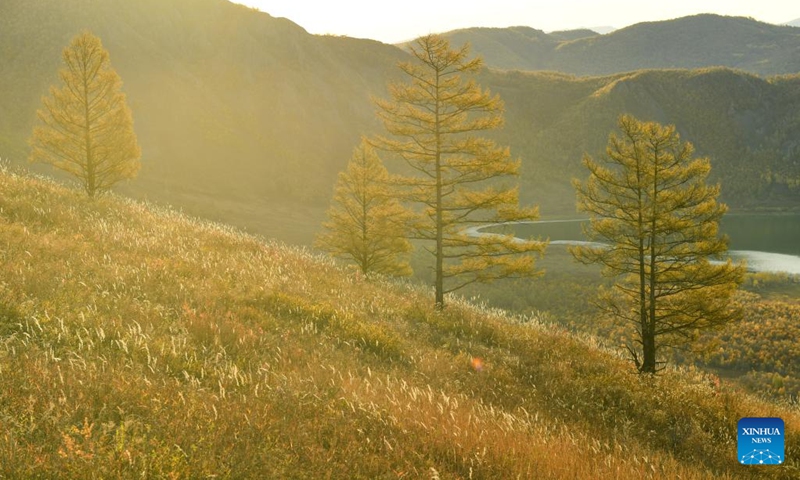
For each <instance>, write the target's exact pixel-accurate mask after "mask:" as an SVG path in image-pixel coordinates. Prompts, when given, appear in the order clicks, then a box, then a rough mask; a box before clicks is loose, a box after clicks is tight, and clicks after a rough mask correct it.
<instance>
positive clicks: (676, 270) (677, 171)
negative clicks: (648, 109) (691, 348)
mask: <svg viewBox="0 0 800 480" xmlns="http://www.w3.org/2000/svg"><path fill="white" fill-rule="evenodd" d="M619 129H620V132H621V135H620V136H617V135H614V134H612V135H611V137H610V139H609V142H608V147H607V149H606V157H605V159H604V160H605V161H603V162H597V161H595V160H593V159H591V158H589V157H588V156H587V157H585V158H584V165H586V167H587V168H588V169H589V178H588V179H587V180H586V181H585V182H580V181H575V182H574V184H575V188H576V190H577V195H578V210H580V211H582V212H586V213H588V214H590V216H591V224H590V226H589V227H588V228H587V229H586V234H587V236H588V237H589V239H590V240H592V241H595V242H602V243H604V244H605V246H600V245H588V246H578V247H574V248H573V249H572V252H573V254H574V255H575V257H576V258H577V259H578V260H579V261H581V262H584V263H598V264H600V265H602V266H603V267H604V273H605V274H606V275H608V276H611V277H615V278H616V279H617V281H616V283H615V285H614V289H613V292H612V293H610V294H608V295H607V296H605V298H604V300H605V301H604V305H605V308H606V309H607V310H608V311H609V312H610V313H612V314H613V315H614V316H615V317H617V318H619V319H622V320H624V321H626V322H629V324H632V325H633V326H634V328H635V330H636V336H637V337H638V338H637V340H636V341H635V345H628V346H627V347H628V350H629V351H630V352H631V354H632V356H633V359H634V361H635V362H636V364H637V367H638V368H639V370H640V371H641V372H643V373H653V372H655V371H656V366H657V361H656V353H657V351H658V349H659V348H660V347H662V346H677V345H679V344H681V343H684V342H686V341H688V340H691V339H692V338H693V337H694V336H695V335H696V334H697V332H698V331H700V330H702V329H706V328H712V327H715V326H717V325H721V324H723V323H726V322H729V321H732V320H735V319H736V318H738V316H739V312H738V310H737V309H736V308H735V307H734V306H733V302H732V295H733V293H734V292H735V291H736V288H737V286H738V285H739V284H740V283H741V282H742V278H743V274H744V267H743V266H742V265H734V264H733V263H732V262H731V261H730V259H728V260H723V257H722V255H723V254H724V253H725V252H726V251H727V248H728V241H727V238H725V237H720V236H719V234H718V233H719V220H720V219H721V218H722V215H723V214H724V213H725V211H726V210H727V208H726V206H725V205H723V204H720V203H718V202H717V196H718V195H719V186H718V185H707V184H706V182H705V180H706V178H707V176H708V173H709V171H710V170H711V163H710V162H709V160H708V159H707V158H694V157H693V152H694V149H693V147H692V145H691V144H690V143H688V142H681V140H680V137H679V135H678V133H677V132H676V131H675V127H674V126H666V127H665V126H662V125H659V124H658V123H655V122H641V121H639V120H637V119H635V118H634V117H632V116H630V115H623V116H622V117H620V119H619ZM712 260H717V262H712Z"/></svg>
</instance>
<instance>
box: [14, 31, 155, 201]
mask: <svg viewBox="0 0 800 480" xmlns="http://www.w3.org/2000/svg"><path fill="white" fill-rule="evenodd" d="M62 56H63V61H64V67H63V68H62V69H61V70H60V71H59V72H58V74H59V77H60V79H61V82H62V85H61V87H60V88H59V87H55V86H53V87H50V95H49V96H46V97H43V98H42V104H43V106H42V108H41V109H39V111H38V112H37V116H38V119H39V124H38V125H37V126H36V127H34V129H33V135H32V136H31V139H30V140H29V143H30V145H31V149H32V150H31V155H30V160H31V161H32V162H42V163H48V164H51V165H53V166H54V167H56V168H58V169H61V170H64V171H66V172H69V173H70V174H72V175H74V176H75V177H77V178H78V180H79V181H80V183H81V185H82V186H83V188H84V190H85V191H86V193H87V194H88V195H89V196H90V197H94V196H96V195H98V194H101V193H103V192H105V191H107V190H109V189H110V188H111V186H112V185H114V184H115V183H117V182H119V181H121V180H125V179H130V178H133V177H135V176H136V173H137V172H138V171H139V166H140V164H139V158H140V157H141V149H140V148H139V145H138V143H137V140H136V134H135V133H134V131H133V119H132V117H131V111H130V109H129V108H128V106H127V104H126V101H125V95H124V94H123V93H122V92H121V91H120V89H121V87H122V81H121V80H120V78H119V75H117V73H116V72H115V71H114V69H112V68H111V64H110V61H109V56H108V52H107V51H106V50H105V49H104V48H103V45H102V43H101V42H100V39H99V38H97V37H96V36H94V35H92V34H91V33H89V32H83V33H81V34H79V35H78V36H76V37H75V38H74V39H73V40H72V42H71V43H70V44H69V46H68V47H67V48H65V49H64V52H63V55H62Z"/></svg>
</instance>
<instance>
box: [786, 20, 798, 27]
mask: <svg viewBox="0 0 800 480" xmlns="http://www.w3.org/2000/svg"><path fill="white" fill-rule="evenodd" d="M786 25H790V26H792V27H800V18H796V19H794V20H792V21H791V22H787V23H786Z"/></svg>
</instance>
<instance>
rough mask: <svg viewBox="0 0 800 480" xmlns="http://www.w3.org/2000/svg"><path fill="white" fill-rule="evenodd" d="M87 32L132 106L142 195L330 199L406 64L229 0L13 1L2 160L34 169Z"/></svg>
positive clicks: (2, 12)
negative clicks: (41, 126) (45, 111)
mask: <svg viewBox="0 0 800 480" xmlns="http://www.w3.org/2000/svg"><path fill="white" fill-rule="evenodd" d="M82 29H89V30H91V31H92V32H93V33H94V34H96V35H98V36H99V37H100V38H101V39H102V41H103V44H104V46H105V47H106V48H107V49H108V50H109V53H110V55H111V63H112V66H113V67H114V68H115V69H116V70H117V71H118V72H119V74H120V76H121V77H122V80H123V84H124V85H123V89H124V91H125V92H126V94H127V95H128V101H129V103H130V106H131V109H132V111H133V116H134V122H135V130H136V132H137V134H138V135H139V140H140V144H141V146H142V149H143V159H142V164H143V169H142V172H141V174H140V178H139V179H138V180H137V181H136V182H135V183H134V189H135V190H137V191H141V190H144V191H147V192H149V193H151V194H158V195H160V196H162V197H164V196H165V197H167V199H168V200H169V199H171V196H173V195H178V194H185V193H187V192H189V193H197V194H204V193H212V194H214V195H219V196H222V197H227V196H238V197H243V198H253V197H265V198H279V197H283V196H287V195H294V196H295V199H307V197H308V196H309V195H319V197H318V198H317V200H320V199H321V198H322V197H323V196H324V197H327V196H328V195H329V193H330V185H332V183H331V179H333V178H334V177H335V175H336V173H337V172H338V170H339V169H340V167H341V166H342V165H344V164H345V163H346V160H347V158H348V156H349V154H350V150H351V148H352V146H353V145H354V144H355V143H356V142H357V141H358V138H359V136H360V134H361V132H362V131H363V130H365V129H366V128H367V127H368V126H370V125H372V124H375V123H376V122H375V120H374V115H373V109H372V106H371V104H370V95H371V94H377V93H381V92H382V91H383V90H384V89H385V83H386V80H387V78H388V76H389V75H391V74H393V73H394V70H395V69H394V65H395V63H396V62H397V60H398V59H401V58H405V57H406V55H405V54H404V53H403V52H402V51H400V50H399V49H397V48H396V47H393V46H390V45H384V44H381V43H379V42H374V41H368V40H354V39H349V38H345V37H331V36H312V35H310V34H308V33H307V32H306V31H305V30H303V29H302V28H301V27H299V26H297V25H295V24H294V23H292V22H290V21H288V20H286V19H280V18H273V17H271V16H270V15H268V14H266V13H262V12H258V11H256V10H253V9H250V8H247V7H243V6H241V5H236V4H233V3H230V2H228V1H226V0H137V1H135V2H131V1H128V0H42V1H36V2H29V1H24V0H4V1H3V2H0V63H1V64H2V65H3V68H2V71H3V81H2V82H0V156H3V157H13V158H14V159H15V160H19V159H23V160H24V157H25V156H26V151H27V149H26V147H25V143H24V140H25V138H26V137H27V136H28V135H29V134H30V128H31V125H32V123H33V120H34V119H35V111H36V108H38V107H39V106H40V100H39V99H40V96H41V95H42V94H44V93H45V92H46V91H47V88H48V86H49V85H51V84H54V83H55V82H56V81H57V75H56V72H57V70H58V68H59V67H60V62H61V50H62V49H63V48H64V47H65V46H66V45H67V44H68V43H69V41H70V39H71V38H72V37H73V36H74V35H75V34H77V33H78V32H80V31H81V30H82ZM317 192H324V193H317Z"/></svg>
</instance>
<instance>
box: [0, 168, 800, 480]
mask: <svg viewBox="0 0 800 480" xmlns="http://www.w3.org/2000/svg"><path fill="white" fill-rule="evenodd" d="M0 207H2V208H0V245H1V246H2V247H0V248H2V250H0V251H1V252H2V255H0V278H2V279H3V281H2V282H0V372H2V375H0V431H1V432H3V435H2V438H0V460H1V461H0V477H3V478H14V479H16V478H65V479H67V478H68V479H79V480H80V479H87V480H88V479H92V478H208V477H211V476H214V477H226V478H314V479H316V478H333V479H353V478H358V479H360V478H395V477H401V478H402V477H407V478H430V477H438V478H447V479H450V478H469V477H470V476H472V477H473V478H484V479H507V478H542V479H546V478H549V479H559V478H571V479H576V480H594V479H597V478H614V479H620V480H627V479H637V480H638V479H642V478H691V479H698V480H699V479H714V478H719V479H730V478H742V479H756V478H764V476H763V475H764V474H765V471H762V470H758V469H753V468H752V467H751V468H748V467H743V466H741V465H738V463H737V462H736V461H735V457H734V456H733V450H732V448H733V447H732V446H733V445H735V441H736V440H735V439H736V422H737V421H738V419H739V418H741V417H748V416H775V417H781V418H782V419H783V420H784V421H785V423H786V445H787V450H786V451H787V461H786V463H785V466H782V467H771V468H773V470H771V474H770V476H769V478H774V479H778V478H791V474H792V472H793V471H796V470H797V468H798V458H797V456H796V455H793V454H792V450H791V449H792V448H795V449H796V448H797V447H796V446H797V445H798V443H800V415H798V412H797V410H796V409H794V410H792V409H790V408H789V407H786V406H781V405H778V404H774V403H769V402H766V401H762V400H757V399H755V398H753V397H750V396H748V395H744V394H742V393H741V392H739V391H737V390H733V389H730V388H728V387H727V386H725V385H720V384H718V383H715V382H714V380H713V379H712V378H709V377H707V376H704V375H702V374H700V373H698V372H696V371H695V372H687V371H681V370H674V369H668V370H666V371H664V372H663V373H661V374H660V375H658V376H657V377H655V378H646V379H644V378H641V377H639V376H638V375H635V374H634V371H633V369H632V367H631V364H630V362H629V361H628V360H626V359H623V358H621V357H620V356H618V355H615V354H613V353H612V352H610V351H608V350H606V349H604V348H602V347H601V346H599V345H598V343H597V342H596V341H594V340H593V339H590V338H589V339H587V338H579V337H575V336H573V335H570V334H568V333H566V332H565V331H562V330H561V329H559V328H556V327H553V326H551V325H542V324H539V323H538V322H537V321H536V320H533V319H531V320H529V321H524V322H523V321H521V320H520V319H518V318H514V317H511V316H509V315H507V314H505V313H503V312H501V311H496V310H495V311H488V310H486V309H481V308H478V307H475V306H472V305H470V304H468V303H467V302H464V301H461V300H456V299H454V301H453V302H451V303H450V304H449V305H448V307H447V309H446V310H445V311H437V310H436V309H435V308H434V307H433V304H432V303H433V302H432V295H431V292H430V291H428V289H425V288H420V287H418V286H414V285H409V284H407V283H399V282H397V283H396V282H393V281H391V280H387V279H365V278H362V277H360V276H358V275H354V274H353V272H350V271H346V270H344V269H341V268H338V267H337V266H336V265H334V264H333V263H331V262H330V261H329V260H328V259H323V258H320V257H315V256H313V255H310V254H309V253H308V252H307V251H306V250H304V249H296V248H290V247H286V246H283V245H279V244H275V243H271V242H264V241H262V240H260V239H258V238H254V237H251V236H247V235H243V234H242V233H241V232H238V231H236V230H233V229H231V228H229V227H226V226H223V225H215V224H209V223H205V222H199V221H195V220H192V219H190V218H187V217H185V216H183V215H180V214H177V213H175V212H174V211H165V210H160V209H154V208H151V207H148V206H146V205H142V204H140V203H136V202H131V201H127V200H121V199H119V198H115V197H110V198H108V197H107V198H100V199H98V200H95V201H88V200H87V199H86V198H85V197H84V196H83V195H82V194H81V192H80V191H77V190H72V191H70V190H67V189H64V188H62V187H57V186H54V185H53V184H52V183H50V182H46V181H41V180H38V179H35V178H30V177H23V176H18V175H13V174H10V173H8V172H7V171H5V170H4V169H0ZM554 452H556V453H554ZM773 472H774V473H773Z"/></svg>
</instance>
